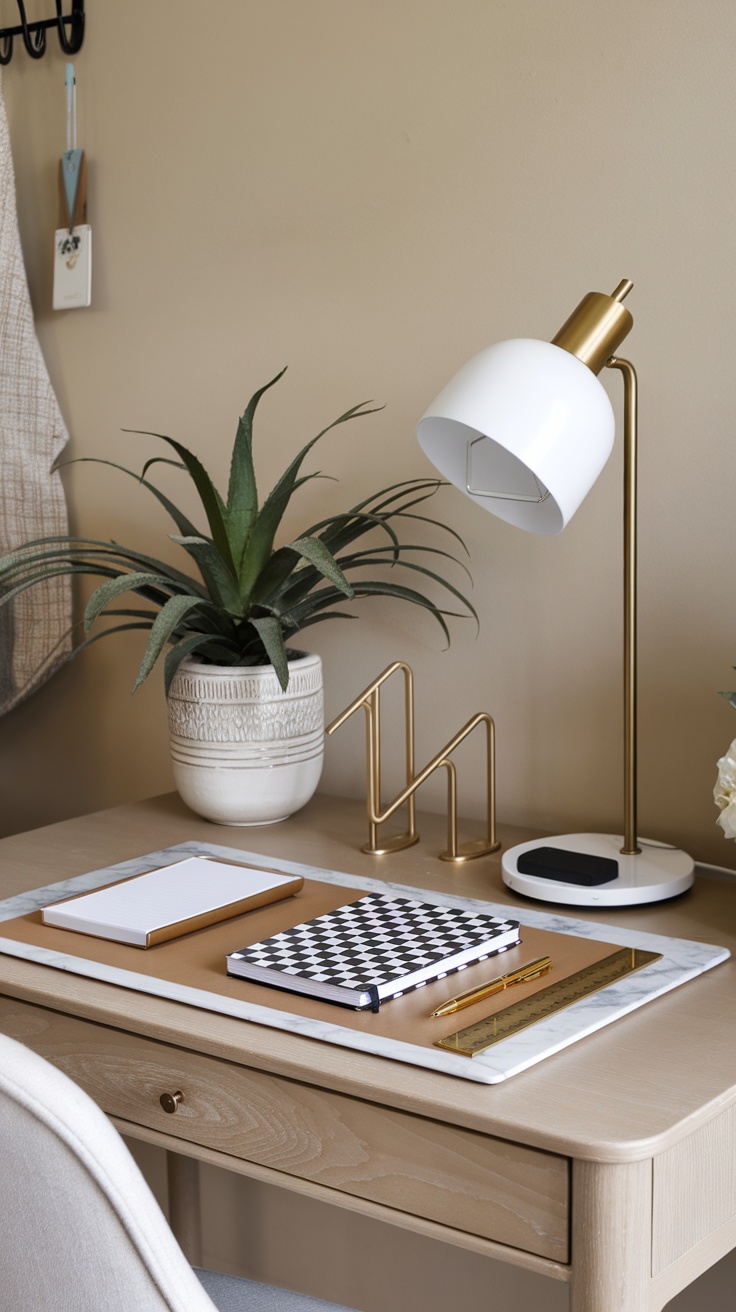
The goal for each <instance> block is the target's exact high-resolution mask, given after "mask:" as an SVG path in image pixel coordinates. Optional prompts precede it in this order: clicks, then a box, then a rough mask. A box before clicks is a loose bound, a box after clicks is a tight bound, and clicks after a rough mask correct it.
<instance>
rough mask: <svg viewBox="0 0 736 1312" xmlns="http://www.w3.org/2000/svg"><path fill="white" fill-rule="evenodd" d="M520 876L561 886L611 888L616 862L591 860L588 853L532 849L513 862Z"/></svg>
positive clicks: (605, 857) (542, 848)
mask: <svg viewBox="0 0 736 1312" xmlns="http://www.w3.org/2000/svg"><path fill="white" fill-rule="evenodd" d="M516 869H517V870H518V871H519V874H522V875H535V876H536V877H537V878H538V879H556V880H558V881H559V882H560V883H562V884H583V885H585V887H587V888H593V887H595V885H596V884H610V882H611V880H613V879H617V878H618V861H615V860H614V859H613V857H609V856H592V855H590V854H589V853H587V852H569V851H567V849H566V848H564V847H534V848H532V849H531V851H529V852H522V853H521V855H520V856H519V857H518V859H517V862H516Z"/></svg>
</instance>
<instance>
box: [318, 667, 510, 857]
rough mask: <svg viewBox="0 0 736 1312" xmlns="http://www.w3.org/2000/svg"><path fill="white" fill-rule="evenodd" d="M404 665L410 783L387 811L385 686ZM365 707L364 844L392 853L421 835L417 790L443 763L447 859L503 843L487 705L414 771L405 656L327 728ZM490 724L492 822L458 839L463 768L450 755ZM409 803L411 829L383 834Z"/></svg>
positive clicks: (483, 852) (491, 731) (410, 682)
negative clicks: (474, 835)
mask: <svg viewBox="0 0 736 1312" xmlns="http://www.w3.org/2000/svg"><path fill="white" fill-rule="evenodd" d="M397 670H401V671H402V672H403V675H404V716H405V726H406V786H405V787H404V788H403V789H402V791H401V792H400V793H399V794H398V796H397V797H395V798H394V800H393V802H391V803H390V805H388V806H387V807H385V809H384V810H383V811H381V703H380V690H381V686H382V685H383V684H384V683H385V682H386V680H387V679H390V677H391V675H392V674H395V673H396V671H397ZM361 706H362V707H363V709H364V710H365V713H366V781H367V790H366V809H367V812H368V842H367V843H366V844H365V846H364V847H363V848H362V851H363V852H368V853H370V855H372V856H386V855H387V854H388V853H389V852H400V851H401V850H402V849H403V848H405V847H411V846H412V844H413V843H416V842H418V841H419V834H418V832H417V828H416V816H415V805H414V796H415V793H416V790H417V789H418V788H419V787H420V785H421V784H423V783H424V782H425V780H426V779H428V778H429V776H430V775H431V774H434V772H435V770H438V769H439V768H440V766H444V768H445V769H446V771H447V850H446V851H445V852H440V854H439V856H440V860H441V861H456V862H461V861H471V860H473V859H474V858H475V857H478V856H487V855H488V853H489V852H495V851H497V850H498V848H499V847H500V846H501V844H500V842H499V841H498V839H497V838H496V762H495V756H496V753H495V726H494V723H493V720H492V718H491V716H490V715H488V714H487V712H485V711H481V712H479V714H478V715H474V716H473V718H472V719H471V720H468V723H467V724H466V725H465V726H464V727H463V728H462V729H460V731H459V732H458V733H456V734H455V736H454V738H451V739H450V741H449V742H448V743H446V744H445V746H444V747H443V748H442V749H441V750H440V751H439V752H438V753H437V755H436V756H434V757H433V758H432V760H431V761H430V762H429V763H428V764H427V765H425V767H424V769H423V770H420V771H419V774H415V772H414V676H413V674H412V672H411V669H410V668H409V666H408V665H406V664H405V663H404V662H403V661H394V662H393V664H392V665H389V666H388V667H387V668H386V669H385V670H384V671H383V673H382V674H379V676H378V678H377V679H374V680H373V682H372V683H370V684H369V685H368V687H367V688H364V689H363V691H362V693H360V695H359V696H358V697H356V699H355V701H354V702H351V703H350V705H349V706H348V707H346V709H345V710H344V711H343V712H342V714H341V715H338V717H337V719H335V720H333V721H332V724H330V725H328V727H327V729H326V731H325V732H326V733H328V734H333V733H335V731H336V730H337V729H339V728H340V727H341V726H342V725H343V724H345V722H346V721H347V720H349V719H350V717H351V715H353V714H354V713H355V711H357V710H359V709H360V707H361ZM481 724H482V725H485V731H486V791H487V828H486V837H485V838H480V839H475V840H474V841H472V842H469V843H463V844H459V843H458V841H457V770H456V768H455V763H454V761H451V760H450V759H449V758H450V755H451V753H452V752H454V750H455V748H456V747H458V746H459V744H460V743H461V742H463V740H464V739H465V738H467V737H468V735H469V734H470V733H472V732H473V730H474V729H475V728H477V726H478V725H481ZM404 803H406V806H407V810H408V828H407V830H406V832H404V833H399V834H395V835H394V836H393V837H392V838H387V839H381V838H380V836H379V832H378V830H379V826H380V825H383V824H385V822H386V821H387V820H389V819H390V818H391V816H392V815H393V814H394V813H395V812H396V811H398V809H399V807H400V806H403V805H404Z"/></svg>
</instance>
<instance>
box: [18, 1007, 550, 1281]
mask: <svg viewBox="0 0 736 1312" xmlns="http://www.w3.org/2000/svg"><path fill="white" fill-rule="evenodd" d="M0 1029H1V1030H3V1031H4V1032H5V1033H6V1034H10V1035H12V1036H13V1037H15V1038H18V1039H19V1040H20V1041H21V1042H23V1043H26V1044H27V1045H28V1046H29V1047H32V1048H34V1049H35V1051H36V1052H39V1053H41V1055H42V1056H44V1057H46V1058H48V1060H50V1061H52V1062H53V1063H54V1065H56V1066H58V1067H59V1068H60V1069H61V1070H63V1071H65V1072H66V1074H67V1075H69V1076H70V1077H71V1078H72V1079H73V1080H75V1081H76V1082H77V1083H78V1084H80V1085H81V1086H82V1088H83V1089H85V1090H86V1091H87V1093H89V1094H90V1095H91V1097H92V1098H94V1100H95V1101H96V1102H97V1103H98V1104H99V1105H100V1106H101V1107H102V1108H103V1109H104V1110H105V1111H106V1112H107V1113H108V1114H109V1115H111V1116H117V1117H120V1118H121V1119H123V1120H126V1121H129V1122H131V1123H133V1124H138V1125H141V1126H147V1127H149V1128H151V1129H155V1130H161V1131H163V1132H165V1133H167V1134H173V1135H175V1136H177V1137H178V1138H179V1139H181V1140H182V1144H183V1146H184V1145H186V1144H201V1145H202V1146H203V1147H206V1148H210V1149H214V1150H216V1151H218V1152H222V1153H227V1154H229V1155H230V1156H232V1157H236V1158H239V1159H241V1160H243V1161H247V1162H253V1163H257V1164H258V1165H260V1166H267V1167H270V1168H272V1169H274V1170H277V1171H281V1172H283V1173H284V1175H285V1176H298V1177H300V1178H301V1179H307V1180H311V1181H314V1182H316V1183H318V1184H321V1185H324V1186H326V1187H328V1188H330V1189H333V1190H335V1191H338V1192H341V1193H345V1194H350V1195H352V1196H354V1197H355V1196H357V1197H359V1198H364V1199H369V1200H371V1201H373V1202H378V1203H382V1204H384V1205H386V1206H388V1207H392V1208H396V1209H397V1210H399V1211H401V1212H408V1213H411V1214H413V1215H415V1216H420V1217H425V1218H427V1219H429V1220H432V1221H437V1222H440V1223H441V1224H443V1225H448V1226H452V1227H453V1228H455V1229H458V1230H461V1231H464V1232H467V1233H469V1234H475V1235H481V1236H483V1237H484V1238H486V1239H493V1240H495V1241H497V1242H499V1243H502V1244H508V1245H510V1246H512V1247H514V1248H520V1249H523V1250H524V1251H526V1252H530V1253H535V1254H538V1255H539V1256H541V1257H547V1258H552V1259H553V1260H555V1261H558V1262H566V1261H567V1260H568V1259H567V1231H568V1163H567V1159H566V1158H563V1157H558V1156H556V1155H555V1154H553V1153H545V1152H541V1151H539V1150H537V1149H532V1148H525V1147H523V1146H521V1145H520V1144H514V1143H507V1142H505V1141H504V1140H501V1139H492V1138H489V1137H487V1136H485V1135H482V1134H479V1133H477V1132H476V1131H473V1130H466V1129H462V1128H455V1127H453V1126H450V1125H446V1124H444V1123H442V1122H439V1121H435V1120H430V1119H428V1118H425V1117H421V1116H416V1115H413V1114H411V1113H409V1112H403V1111H396V1110H394V1109H393V1108H389V1107H383V1106H380V1105H378V1104H375V1103H368V1102H362V1101H361V1100H360V1099H358V1098H353V1097H349V1096H347V1095H345V1094H339V1093H333V1092H331V1091H330V1090H328V1089H322V1088H318V1087H315V1086H313V1085H307V1084H300V1083H299V1082H298V1081H295V1080H289V1079H285V1078H283V1077H281V1076H277V1075H269V1074H266V1073H264V1072H262V1071H254V1070H249V1069H248V1068H247V1067H245V1066H237V1065H234V1064H233V1063H231V1062H228V1061H222V1060H220V1059H218V1058H216V1057H208V1056H203V1055H202V1054H200V1053H194V1052H189V1051H187V1050H185V1049H181V1048H175V1047H170V1046H168V1045H167V1044H164V1043H159V1042H156V1041H155V1040H151V1039H142V1038H139V1037H137V1036H136V1035H131V1034H128V1033H126V1032H124V1031H120V1030H114V1029H110V1028H108V1027H106V1026H102V1025H97V1024H94V1023H92V1022H91V1021H84V1020H79V1019H77V1018H74V1017H70V1016H64V1015H63V1014H61V1013H57V1012H53V1011H49V1010H46V1009H44V1008H41V1007H36V1006H33V1005H31V1004H29V1003H22V1002H16V1001H14V1000H12V999H7V998H2V999H0ZM315 1047H316V1045H315ZM179 1090H180V1091H181V1092H182V1094H183V1099H182V1101H181V1103H180V1104H179V1106H178V1108H177V1110H176V1111H175V1113H174V1114H167V1113H166V1112H165V1111H164V1110H163V1109H162V1107H161V1105H160V1102H159V1098H160V1096H161V1094H163V1093H174V1092H177V1091H179ZM481 1096H487V1091H486V1090H485V1089H484V1090H482V1093H481ZM284 1184H285V1185H287V1184H288V1180H286V1179H285V1180H284ZM335 1202H336V1203H339V1197H337V1196H336V1198H335Z"/></svg>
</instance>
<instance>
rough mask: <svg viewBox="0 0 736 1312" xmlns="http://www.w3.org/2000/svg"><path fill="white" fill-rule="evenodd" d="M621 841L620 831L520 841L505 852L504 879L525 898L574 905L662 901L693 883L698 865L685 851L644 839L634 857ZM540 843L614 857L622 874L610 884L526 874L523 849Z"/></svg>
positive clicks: (621, 904)
mask: <svg viewBox="0 0 736 1312" xmlns="http://www.w3.org/2000/svg"><path fill="white" fill-rule="evenodd" d="M623 841H624V840H623V837H622V836H621V835H620V834H558V835H556V836H555V837H554V838H541V839H540V838H537V839H534V841H533V842H531V843H519V844H518V845H517V846H516V847H510V848H509V850H508V851H507V852H504V854H503V857H502V859H501V868H502V872H503V882H504V884H506V885H508V887H509V888H512V889H513V890H514V892H515V893H523V894H524V895H525V896H526V897H533V898H537V899H538V900H539V901H541V902H561V903H564V904H565V905H566V906H572V907H628V906H634V905H635V904H636V903H640V902H662V901H664V900H665V899H666V898H669V897H677V895H678V893H684V892H686V891H687V889H688V888H690V886H691V885H692V883H693V879H694V877H695V876H694V869H695V864H694V862H693V859H692V857H690V856H688V855H687V852H681V851H680V849H679V848H673V847H667V846H666V844H663V843H657V842H655V841H654V840H651V839H647V838H640V839H639V840H638V842H639V845H640V847H641V852H640V853H639V854H638V855H636V856H623V855H622V853H621V847H622V845H623ZM541 847H552V848H562V849H563V851H568V852H580V853H584V854H585V855H587V856H596V857H609V858H612V859H613V860H615V861H616V862H617V864H618V875H617V877H616V878H615V879H612V880H610V881H609V882H608V883H605V884H596V885H592V886H588V885H584V884H577V883H567V882H565V881H564V879H563V880H559V879H545V878H543V877H541V876H539V875H533V874H524V873H523V872H522V871H520V870H519V869H518V868H517V862H518V860H519V858H520V857H521V856H522V855H523V854H524V853H525V852H532V851H533V850H534V849H536V848H541Z"/></svg>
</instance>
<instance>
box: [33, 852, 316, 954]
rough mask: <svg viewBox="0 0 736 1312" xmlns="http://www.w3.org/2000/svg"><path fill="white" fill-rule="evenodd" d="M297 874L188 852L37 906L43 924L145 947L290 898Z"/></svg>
mask: <svg viewBox="0 0 736 1312" xmlns="http://www.w3.org/2000/svg"><path fill="white" fill-rule="evenodd" d="M303 884H304V880H303V879H302V878H301V877H300V876H294V875H284V874H279V873H277V872H276V871H275V870H268V869H265V868H261V867H257V866H248V865H245V864H244V865H238V864H236V863H234V862H229V861H219V860H218V859H217V858H216V857H202V856H193V857H188V858H187V859H186V860H184V861H176V862H175V863H174V864H173V865H168V866H161V867H159V868H158V869H157V870H149V871H147V872H146V873H145V874H142V875H132V876H131V877H130V878H129V879H123V880H120V881H118V882H117V883H115V884H108V885H107V887H106V888H97V889H95V890H94V891H93V892H91V893H80V894H79V895H78V896H77V897H72V898H65V899H64V901H62V902H55V903H53V904H52V905H51V906H47V907H44V908H43V911H42V913H41V918H42V920H43V922H44V924H46V925H53V926H54V927H55V928H57V929H70V930H73V931H74V932H75V933H77V934H91V935H93V936H94V937H95V938H105V939H111V940H113V941H114V942H116V943H127V944H129V945H130V946H131V947H137V948H150V947H153V946H154V945H155V944H156V943H166V942H167V941H168V940H169V939H172V938H179V937H180V935H182V934H190V933H191V932H192V930H195V929H203V928H204V927H205V926H206V925H215V924H217V923H218V921H221V920H228V919H230V917H231V916H240V915H242V914H243V912H245V911H251V910H253V908H255V907H262V906H266V905H267V904H268V903H269V902H279V901H281V900H282V898H286V897H292V896H293V895H294V893H298V892H299V890H300V889H301V888H302V886H303Z"/></svg>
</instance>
